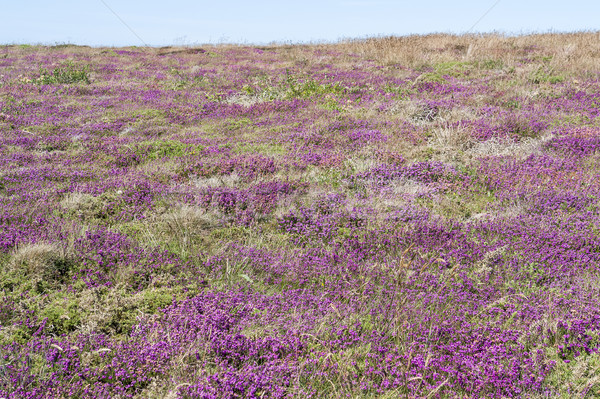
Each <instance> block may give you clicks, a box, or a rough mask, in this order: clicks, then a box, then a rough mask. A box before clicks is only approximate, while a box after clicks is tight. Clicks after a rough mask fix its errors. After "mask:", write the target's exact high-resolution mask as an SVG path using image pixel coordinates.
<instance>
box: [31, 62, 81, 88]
mask: <svg viewBox="0 0 600 399" xmlns="http://www.w3.org/2000/svg"><path fill="white" fill-rule="evenodd" d="M88 69H89V68H88V67H87V66H82V67H78V66H76V65H74V64H73V63H67V64H65V65H64V66H61V67H58V68H56V69H54V71H52V72H50V71H48V70H47V69H40V77H39V78H37V79H35V80H34V81H33V82H34V83H36V84H42V85H51V84H71V83H85V84H89V83H90V77H89V75H88Z"/></svg>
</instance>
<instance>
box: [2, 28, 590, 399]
mask: <svg viewBox="0 0 600 399" xmlns="http://www.w3.org/2000/svg"><path fill="white" fill-rule="evenodd" d="M599 79H600V34H599V33H595V32H581V33H572V34H537V35H526V36H518V37H508V36H502V35H495V34H489V35H462V36H452V35H441V34H440V35H429V36H408V37H381V38H369V39H361V40H347V41H341V42H339V43H332V44H312V45H283V44H280V45H272V46H256V47H254V46H241V45H240V46H237V45H212V46H202V47H165V48H142V47H128V48H90V47H84V46H71V45H56V46H30V45H5V46H0V397H2V398H7V399H8V398H11V399H13V398H14V399H16V398H169V399H175V398H510V397H513V398H517V397H518V398H555V397H562V398H571V397H580V398H585V397H587V398H591V397H598V396H600V354H599V353H598V351H599V349H600V80H599Z"/></svg>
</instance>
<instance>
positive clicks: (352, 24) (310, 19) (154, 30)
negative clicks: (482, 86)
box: [0, 0, 600, 46]
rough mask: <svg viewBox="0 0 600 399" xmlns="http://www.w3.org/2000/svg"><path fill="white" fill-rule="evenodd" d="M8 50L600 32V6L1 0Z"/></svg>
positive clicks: (543, 0) (592, 0)
mask: <svg viewBox="0 0 600 399" xmlns="http://www.w3.org/2000/svg"><path fill="white" fill-rule="evenodd" d="M0 7H1V8H0V9H1V13H0V44H48V45H53V44H64V43H73V44H80V45H89V46H132V45H135V46H142V45H150V46H168V45H200V44H218V43H241V44H258V45H260V44H268V43H274V42H276V43H308V42H321V41H328V42H335V41H338V40H341V39H349V38H366V37H374V36H390V35H412V34H427V33H438V32H443V33H467V32H474V33H480V32H499V33H504V34H509V35H518V34H526V33H534V32H572V31H582V30H593V31H598V30H600V1H598V0H569V1H556V0H477V1H471V0H469V1H466V0H465V1H460V0H444V1H442V0H420V1H419V0H406V1H405V0H292V1H287V0H243V1H242V0H235V1H233V0H231V1H227V0H220V1H219V0H213V1H192V0H163V1H155V0H144V1H130V0H52V1H49V0H18V1H17V0H0Z"/></svg>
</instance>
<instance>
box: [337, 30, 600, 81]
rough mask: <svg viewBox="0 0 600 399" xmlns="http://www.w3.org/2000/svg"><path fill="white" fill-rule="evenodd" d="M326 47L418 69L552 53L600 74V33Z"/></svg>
mask: <svg viewBox="0 0 600 399" xmlns="http://www.w3.org/2000/svg"><path fill="white" fill-rule="evenodd" d="M325 47H330V48H331V47H333V48H335V49H336V50H338V51H342V52H345V53H355V54H358V55H362V56H367V57H370V58H374V59H376V60H378V61H380V62H383V63H385V64H402V65H403V66H408V67H413V68H419V67H422V66H424V65H431V64H435V63H442V62H450V61H456V60H462V61H474V62H477V61H479V62H485V61H489V60H499V61H502V63H503V64H504V65H505V66H514V65H516V64H518V63H519V62H521V61H522V60H523V59H524V58H532V57H552V59H551V60H550V66H552V67H555V68H557V69H560V70H562V71H569V72H573V73H582V72H591V73H596V72H597V71H598V70H599V69H600V32H577V33H543V34H534V35H527V36H505V35H500V34H470V35H450V34H431V35H424V36H419V35H414V36H402V37H382V38H369V39H366V40H349V41H346V42H342V43H339V44H335V45H326V46H325ZM573 60H577V62H573Z"/></svg>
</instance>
